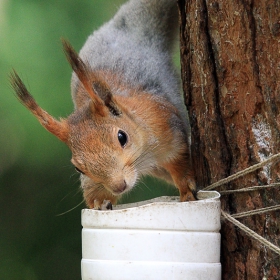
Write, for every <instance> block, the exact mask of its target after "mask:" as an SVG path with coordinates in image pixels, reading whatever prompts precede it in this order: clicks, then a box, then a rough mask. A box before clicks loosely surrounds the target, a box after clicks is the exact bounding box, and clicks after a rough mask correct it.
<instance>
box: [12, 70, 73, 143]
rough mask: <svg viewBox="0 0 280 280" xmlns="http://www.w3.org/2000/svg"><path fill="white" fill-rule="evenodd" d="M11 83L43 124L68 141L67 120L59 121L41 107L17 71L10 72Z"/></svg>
mask: <svg viewBox="0 0 280 280" xmlns="http://www.w3.org/2000/svg"><path fill="white" fill-rule="evenodd" d="M10 83H11V85H12V87H13V89H14V91H15V93H16V95H17V97H18V99H19V100H20V102H21V103H22V104H23V105H24V106H25V107H26V108H27V109H28V110H30V111H31V113H32V114H33V115H34V116H35V117H36V118H37V119H38V120H39V122H40V123H41V125H42V126H43V127H44V128H45V129H47V130H48V131H49V132H51V133H52V134H54V135H55V136H56V137H58V138H59V139H60V140H61V141H63V142H67V140H68V135H69V128H68V123H67V121H66V120H62V121H60V122H59V121H57V120H56V119H55V118H53V117H52V116H51V115H49V114H48V113H47V112H46V111H44V110H43V109H42V108H40V107H39V106H38V104H37V103H36V101H35V99H34V98H33V96H32V95H31V94H30V93H29V92H28V90H27V88H26V86H25V85H24V83H23V82H22V80H21V79H20V77H19V76H18V74H17V73H16V72H15V71H13V72H12V73H11V74H10Z"/></svg>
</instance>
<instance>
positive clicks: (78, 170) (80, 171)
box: [75, 167, 85, 174]
mask: <svg viewBox="0 0 280 280" xmlns="http://www.w3.org/2000/svg"><path fill="white" fill-rule="evenodd" d="M75 169H76V171H77V172H79V173H81V174H85V173H84V172H83V171H82V170H80V169H79V168H78V167H75Z"/></svg>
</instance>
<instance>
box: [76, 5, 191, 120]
mask: <svg viewBox="0 0 280 280" xmlns="http://www.w3.org/2000/svg"><path fill="white" fill-rule="evenodd" d="M178 29H179V28H178V10H177V2H176V0H130V1H129V2H127V3H125V4H124V5H122V6H121V8H120V9H119V11H118V12H117V14H116V15H115V16H114V18H113V19H111V20H110V21H109V22H108V23H106V24H105V25H103V26H102V27H101V28H100V29H99V30H97V31H95V32H94V33H93V34H92V35H90V36H89V38H88V39H87V41H86V43H85V45H84V46H83V48H82V49H81V51H80V56H81V58H82V59H83V60H84V61H86V62H87V63H88V64H89V65H90V67H91V69H92V70H93V71H94V70H105V71H106V70H109V71H111V72H113V73H118V75H120V77H121V78H122V80H123V82H124V83H126V84H129V85H130V86H131V87H134V88H135V89H137V88H141V89H143V90H144V91H147V92H151V93H154V94H158V95H161V96H163V97H165V98H166V99H167V100H168V101H169V102H171V103H172V104H173V105H175V107H176V108H177V109H178V110H179V112H180V114H181V115H182V118H186V114H185V108H184V105H183V101H182V97H181V94H180V82H179V75H178V73H177V71H176V70H175V68H174V65H173V61H172V49H173V46H174V43H175V41H177V40H178ZM78 82H79V81H78V79H77V78H76V77H75V75H74V76H73V79H72V95H73V99H74V101H75V94H76V88H77V83H78ZM107 82H108V83H109V84H110V81H107ZM112 86H113V85H112ZM113 92H114V94H125V92H121V91H120V89H119V88H116V89H115V90H114V89H113Z"/></svg>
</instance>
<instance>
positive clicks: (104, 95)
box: [92, 81, 122, 116]
mask: <svg viewBox="0 0 280 280" xmlns="http://www.w3.org/2000/svg"><path fill="white" fill-rule="evenodd" d="M92 88H93V90H94V91H95V92H96V94H98V96H99V97H100V98H101V99H102V100H103V102H104V104H105V106H106V107H107V108H108V109H109V111H110V112H111V113H112V114H113V115H114V116H119V115H121V113H122V112H121V110H120V109H119V107H118V105H117V104H116V102H115V100H114V98H113V95H112V93H111V91H110V89H109V87H108V86H107V84H106V83H105V82H102V81H97V82H93V83H92Z"/></svg>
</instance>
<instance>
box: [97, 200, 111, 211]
mask: <svg viewBox="0 0 280 280" xmlns="http://www.w3.org/2000/svg"><path fill="white" fill-rule="evenodd" d="M93 209H95V210H113V205H112V203H111V201H110V200H106V199H104V200H103V202H100V200H97V199H95V200H94V207H93Z"/></svg>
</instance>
